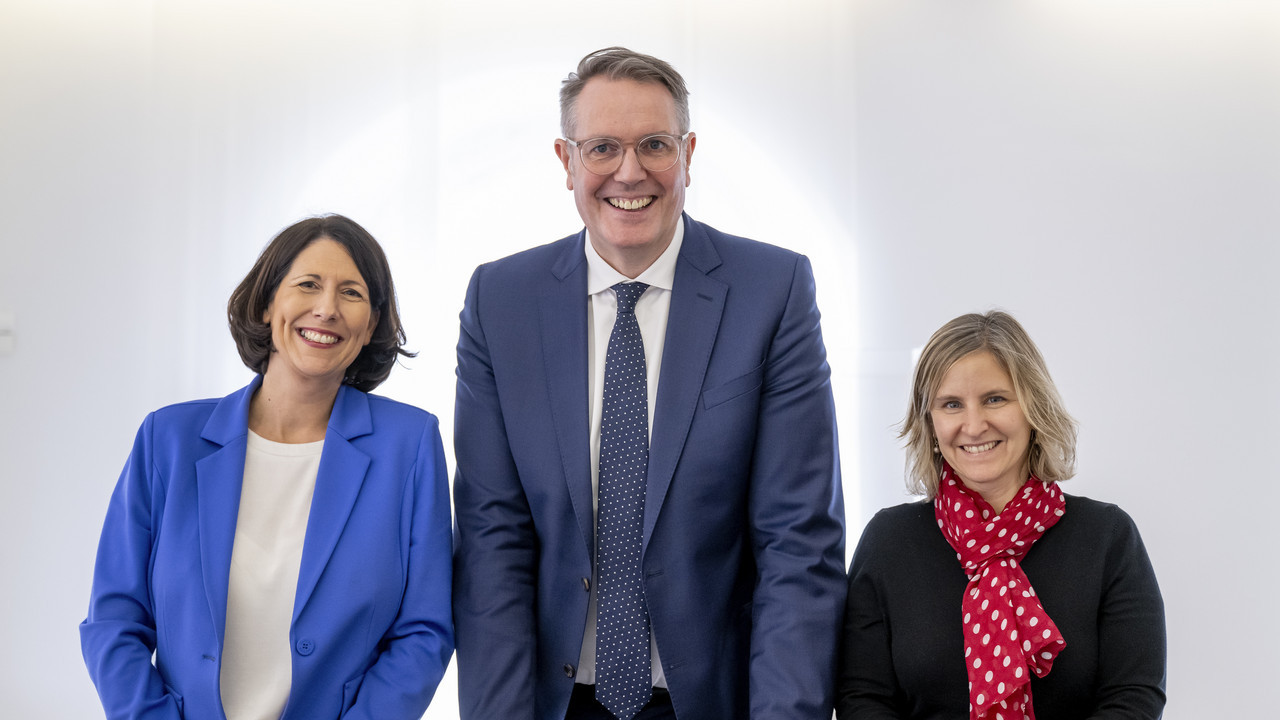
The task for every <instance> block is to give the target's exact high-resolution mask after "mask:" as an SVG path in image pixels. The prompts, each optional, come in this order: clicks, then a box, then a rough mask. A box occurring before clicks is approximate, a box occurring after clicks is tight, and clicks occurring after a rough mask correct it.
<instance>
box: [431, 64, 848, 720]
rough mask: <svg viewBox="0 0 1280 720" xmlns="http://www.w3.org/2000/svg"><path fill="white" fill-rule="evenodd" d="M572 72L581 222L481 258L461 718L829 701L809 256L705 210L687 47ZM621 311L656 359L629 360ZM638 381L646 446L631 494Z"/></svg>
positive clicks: (839, 579)
mask: <svg viewBox="0 0 1280 720" xmlns="http://www.w3.org/2000/svg"><path fill="white" fill-rule="evenodd" d="M560 95H561V125H562V131H563V135H564V137H563V138H562V139H557V140H556V142H555V149H556V155H557V157H559V159H560V162H561V163H562V164H563V166H564V169H565V173H566V184H567V186H568V188H569V190H571V191H573V195H574V200H575V202H576V204H577V207H578V212H579V214H580V215H581V216H582V219H583V222H584V223H585V225H586V228H585V230H584V231H582V232H579V233H576V234H574V235H571V236H569V237H566V238H564V239H562V240H559V241H557V242H554V243H551V244H548V245H543V246H541V247H536V248H533V249H531V250H527V251H525V252H522V253H518V254H516V255H513V256H511V257H508V258H504V259H502V260H498V261H496V262H492V263H488V264H486V265H482V266H481V267H480V268H478V269H477V270H476V272H475V274H474V275H473V276H472V278H471V283H470V286H469V288H468V290H467V296H466V303H465V307H464V309H463V311H462V315H461V325H462V330H461V335H460V339H459V341H458V388H457V389H458V396H457V405H456V419H455V428H454V433H455V439H456V443H455V444H456V451H457V476H456V478H455V482H454V501H455V508H456V517H457V526H456V538H455V544H456V552H455V557H454V573H455V574H454V582H455V584H454V620H455V625H456V635H457V638H456V639H457V652H458V677H459V699H460V703H461V710H462V717H463V718H464V720H511V719H514V718H528V719H530V720H533V719H537V720H560V718H602V719H606V720H607V719H608V718H613V717H618V718H620V720H631V718H633V717H635V718H646V719H647V718H673V717H678V718H680V719H681V720H716V719H719V718H723V719H724V720H742V719H743V718H789V719H797V718H800V719H808V718H811V719H813V720H830V718H831V712H832V710H831V708H832V685H833V678H834V673H835V669H834V668H835V661H836V639H837V636H838V634H839V627H840V621H841V614H842V608H843V603H844V592H845V583H844V571H843V566H844V508H843V500H842V497H841V491H840V478H839V461H838V456H837V452H838V451H837V442H836V424H835V409H834V405H833V402H832V394H831V385H830V371H829V368H828V366H827V362H826V352H825V350H824V348H823V344H822V335H821V329H820V327H819V317H818V309H817V306H816V304H815V301H814V282H813V274H812V271H811V268H810V265H809V262H808V260H807V259H806V258H804V257H803V256H801V255H797V254H796V253H793V252H790V251H787V250H782V249H780V248H777V247H773V246H770V245H765V244H763V243H758V242H755V241H751V240H747V239H744V238H739V237H734V236H731V235H727V234H724V233H721V232H719V231H717V230H715V229H713V228H711V227H709V226H707V225H704V224H702V223H699V222H697V221H694V220H693V219H692V218H690V217H689V216H688V215H685V214H684V212H683V210H684V193H685V188H686V187H688V185H689V168H690V163H691V160H692V157H693V150H694V146H695V144H696V140H697V138H696V136H695V135H694V134H693V133H692V132H690V131H689V111H688V92H687V91H686V89H685V85H684V80H683V79H682V78H681V77H680V75H679V74H678V73H677V72H676V71H675V70H674V69H673V68H672V67H671V66H670V65H668V64H667V63H665V62H663V61H661V60H658V59H657V58H653V57H650V56H647V55H642V54H639V53H635V52H632V51H630V50H626V49H624V48H608V49H605V50H600V51H597V52H595V53H592V54H590V55H588V56H587V57H586V58H584V59H583V60H582V62H581V63H580V64H579V66H578V70H577V72H576V73H571V74H570V75H569V77H568V78H567V79H566V80H565V81H564V84H563V87H562V89H561V93H560ZM779 211H780V212H785V208H780V209H779ZM633 283H640V285H638V286H632V287H628V285H632V284H633ZM624 296H625V297H626V298H628V299H626V300H625V301H624V300H623V299H622V298H624ZM637 296H638V300H636V299H634V298H635V297H637ZM624 305H625V307H626V309H625V310H624V309H622V308H623V306H624ZM632 307H634V309H632ZM624 314H625V315H627V317H626V320H625V322H624V320H623V316H624ZM630 315H634V318H632V317H630ZM615 319H617V325H618V328H617V329H615V327H614V326H615ZM637 329H638V336H639V338H640V339H641V340H642V344H643V348H642V349H635V348H637V347H638V345H637V343H635V342H633V341H634V339H635V335H636V334H637V333H636V330H637ZM624 333H626V334H627V337H628V338H630V339H628V340H627V343H629V345H628V347H630V348H632V349H633V351H634V352H642V353H643V360H644V362H643V363H641V364H639V365H640V367H639V369H638V370H637V369H636V367H635V366H636V364H637V363H631V366H630V369H628V370H618V369H617V368H618V367H620V365H619V366H615V365H614V364H613V362H614V361H613V359H612V357H611V356H612V355H613V353H615V349H614V347H613V346H612V345H611V344H610V337H611V335H615V336H618V335H621V334H624ZM616 340H617V338H616V337H615V341H616ZM618 352H622V351H618ZM618 372H623V373H628V372H630V373H634V374H633V375H629V376H628V375H622V376H620V375H617V373H618ZM606 376H608V378H606ZM619 377H625V378H626V379H625V380H622V381H619V380H618V379H617V378H619ZM606 379H607V382H606ZM619 382H621V383H622V384H623V385H625V386H626V387H628V388H631V389H632V390H634V391H635V392H636V393H637V395H636V397H635V398H633V399H634V400H636V401H639V404H638V405H637V404H636V403H632V404H631V405H632V410H633V412H632V413H631V415H630V418H629V419H628V420H626V421H625V424H628V427H629V428H630V429H631V430H634V432H633V435H635V436H638V438H639V443H640V445H641V447H639V448H635V449H634V452H633V451H632V450H628V451H627V452H628V457H631V456H634V457H637V458H639V465H638V468H639V469H638V470H636V469H635V468H636V466H635V465H634V463H633V464H632V465H631V466H628V467H629V469H627V470H626V472H629V473H632V474H633V475H634V476H636V477H638V478H639V481H638V482H636V483H633V484H632V485H631V486H630V487H629V488H627V489H626V490H624V491H622V494H621V495H615V494H614V493H617V492H619V491H618V490H617V489H615V485H614V483H615V482H616V481H615V480H613V479H612V478H613V476H614V474H615V473H616V472H617V471H616V470H615V469H614V464H613V463H614V460H612V459H609V458H610V455H609V454H610V452H613V450H612V449H611V448H614V447H615V446H614V445H613V443H614V440H613V439H612V436H611V435H610V433H611V432H615V428H616V426H617V425H618V421H616V420H614V419H612V418H613V417H614V416H613V415H611V413H614V412H618V411H617V410H611V407H614V405H612V403H616V402H617V401H615V400H610V399H609V397H610V393H611V392H614V390H612V389H611V388H614V387H616V386H617V384H618V383H619ZM636 408H638V409H636ZM633 422H634V425H632V423H633ZM602 427H603V430H602ZM602 434H603V435H604V436H605V440H604V442H603V446H604V447H602V441H601V437H602ZM646 463H647V464H646ZM636 486H639V487H636ZM606 494H607V495H608V497H609V498H614V499H610V500H607V501H605V500H603V497H604V496H606ZM616 498H621V499H616ZM616 507H622V510H621V511H619V510H616V509H610V510H608V512H609V513H618V514H617V515H613V514H611V515H610V516H609V519H606V508H616ZM617 518H623V519H622V520H618V519H617ZM625 518H631V520H627V519H625ZM615 522H623V523H626V522H634V526H633V527H634V534H633V535H632V536H628V535H627V532H630V531H627V532H618V533H615V532H614V531H613V530H609V531H608V532H606V531H604V528H605V527H610V528H612V527H613V523H615ZM627 537H632V538H633V539H632V540H627V539H626V538H627ZM619 538H621V539H619ZM627 542H633V543H634V547H622V546H623V545H625V543H627ZM602 557H606V558H622V559H621V560H616V561H615V560H613V559H610V560H607V561H603V562H602V560H601V558H602ZM605 566H608V567H607V568H606V567H605ZM605 570H608V572H604V571H605ZM627 573H631V575H627ZM615 574H618V575H621V576H624V577H630V578H632V580H631V581H628V583H629V584H627V583H622V582H621V581H614V580H611V579H610V578H612V577H615ZM615 582H617V583H618V584H616V585H615V584H614V583H615ZM618 587H625V588H627V589H624V590H618V589H617V588H618ZM615 593H621V595H615ZM628 593H629V594H628ZM617 597H623V598H624V600H617V599H616V598H617ZM602 598H604V599H603V600H602ZM620 602H621V603H623V604H625V603H634V604H633V605H632V606H631V607H633V608H638V611H636V612H632V613H631V614H630V615H628V616H627V617H626V618H625V619H624V620H619V619H618V618H619V617H620V616H619V615H616V614H615V613H617V612H618V611H617V610H615V609H614V608H615V607H616V606H617V605H618V604H619V603H620ZM624 626H625V628H626V629H625V630H619V628H623V627H624ZM637 628H638V629H637ZM646 636H647V637H646ZM637 637H638V638H639V641H638V642H637V641H636V638H637ZM627 642H630V646H629V647H627V648H624V649H619V648H621V647H622V646H623V645H625V644H626V643H627ZM636 674H641V675H642V676H643V682H642V683H641V685H642V687H641V688H640V689H639V690H637V689H636V687H635V686H634V684H632V685H628V684H626V683H624V682H622V681H621V680H620V679H619V678H623V677H632V678H634V677H635V676H636ZM637 692H639V694H640V696H641V699H640V700H639V702H637V703H634V704H632V703H631V700H628V699H627V698H634V696H635V694H636V693H637Z"/></svg>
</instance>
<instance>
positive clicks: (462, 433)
mask: <svg viewBox="0 0 1280 720" xmlns="http://www.w3.org/2000/svg"><path fill="white" fill-rule="evenodd" d="M482 272H483V268H481V269H478V270H476V272H475V274H474V275H473V276H472V278H471V283H470V286H469V287H468V288H467V297H466V301H465V304H464V306H463V310H462V315H461V332H460V335H459V339H458V386H457V401H456V404H455V406H454V413H455V417H454V447H455V450H456V455H457V471H456V475H455V476H454V486H453V493H454V505H455V511H456V514H457V524H456V528H455V554H454V591H453V603H454V605H453V607H454V623H455V625H456V627H457V633H458V703H459V710H460V714H461V717H462V719H463V720H472V719H473V718H474V719H477V720H487V719H488V718H504V719H506V718H510V719H516V718H532V717H533V709H534V673H535V664H536V660H535V658H536V650H537V648H536V646H535V644H536V642H537V641H536V630H537V629H536V626H535V618H534V599H535V591H536V587H535V584H536V578H535V572H536V565H537V558H536V555H535V553H536V548H537V537H536V535H535V532H534V526H533V516H532V514H531V511H530V508H529V503H528V500H527V499H526V497H525V495H524V490H523V488H522V487H521V484H520V478H519V475H518V473H517V470H516V464H515V460H514V458H513V457H512V454H511V450H510V447H509V446H508V443H507V433H506V429H505V426H504V422H503V416H502V406H501V403H500V401H499V398H498V389H497V385H496V382H495V378H494V372H493V365H492V362H491V360H490V352H489V346H488V342H487V340H486V337H485V332H484V327H483V318H482V317H481V309H482V308H481V302H480V284H481V279H482V278H481V275H482Z"/></svg>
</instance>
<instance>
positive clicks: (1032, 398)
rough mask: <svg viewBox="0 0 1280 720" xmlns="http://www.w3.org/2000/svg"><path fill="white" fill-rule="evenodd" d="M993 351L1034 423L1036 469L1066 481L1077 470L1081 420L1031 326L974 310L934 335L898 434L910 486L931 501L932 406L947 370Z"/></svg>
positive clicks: (934, 463) (937, 458)
mask: <svg viewBox="0 0 1280 720" xmlns="http://www.w3.org/2000/svg"><path fill="white" fill-rule="evenodd" d="M983 351H985V352H989V353H991V354H992V355H993V356H994V357H995V358H996V361H997V362H999V363H1000V366H1001V367H1003V368H1004V370H1005V372H1007V373H1009V377H1010V379H1012V380H1013V390H1014V393H1016V394H1017V396H1018V405H1019V407H1021V408H1022V412H1023V414H1024V415H1025V416H1026V418H1027V422H1028V423H1029V424H1030V425H1031V448H1030V450H1029V452H1030V465H1031V473H1032V474H1033V475H1035V476H1036V477H1038V478H1040V479H1041V480H1044V481H1045V482H1059V481H1062V480H1067V479H1069V478H1071V477H1072V476H1073V475H1075V472H1076V469H1075V467H1076V421H1075V420H1074V419H1072V417H1071V416H1070V415H1068V414H1067V410H1066V408H1065V407H1064V406H1063V404H1062V397H1061V396H1059V395H1058V389H1057V387H1055V386H1054V384H1053V378H1051V377H1049V368H1048V367H1047V366H1046V365H1045V362H1044V358H1043V357H1041V355H1040V351H1039V350H1038V349H1037V348H1036V344H1035V343H1034V342H1032V341H1031V337H1030V336H1028V335H1027V331H1026V330H1024V329H1023V328H1022V326H1021V325H1020V324H1018V321H1017V320H1014V319H1013V316H1012V315H1009V314H1008V313H1005V312H1001V311H999V310H992V311H991V312H989V313H987V314H985V315H979V314H977V313H970V314H968V315H961V316H960V317H958V318H956V319H954V320H952V321H951V322H948V323H947V324H946V325H943V326H942V327H941V328H939V329H938V331H937V332H935V333H934V334H933V337H931V338H929V342H928V343H927V344H926V345H925V346H924V351H923V352H921V354H920V361H919V362H918V363H916V370H915V377H914V379H913V380H912V383H911V405H910V406H909V407H908V408H907V416H906V418H905V419H903V421H902V426H901V428H902V429H901V432H899V433H898V437H899V438H905V439H906V449H907V471H906V475H907V489H908V490H910V491H911V492H913V493H915V494H917V495H924V496H926V497H928V498H929V499H930V500H932V499H933V498H934V497H935V496H937V494H938V476H939V475H940V474H941V473H942V455H941V454H940V453H938V452H935V450H934V447H935V446H936V445H935V443H936V436H935V435H934V431H933V417H932V415H931V414H930V406H931V405H932V403H933V398H934V396H935V395H936V394H937V392H938V386H939V385H941V384H942V380H943V378H944V377H945V376H946V374H947V371H948V370H950V369H951V366H952V365H954V364H955V363H956V362H957V361H958V360H960V359H961V358H963V357H966V356H968V355H970V354H972V353H975V352H983Z"/></svg>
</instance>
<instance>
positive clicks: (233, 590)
mask: <svg viewBox="0 0 1280 720" xmlns="http://www.w3.org/2000/svg"><path fill="white" fill-rule="evenodd" d="M323 449H324V441H323V440H320V441H318V442H312V443H299V444H288V443H278V442H273V441H271V440H267V439H265V438H263V437H261V436H259V435H257V434H256V433H254V432H253V431H252V430H250V431H249V442H248V449H247V451H246V453H245V460H244V484H243V486H242V488H241V490H240V510H239V514H238V516H237V519H236V537H235V543H234V545H233V546H232V550H231V575H230V580H229V583H228V586H227V588H228V589H227V629H226V637H225V640H224V643H223V647H222V670H221V676H220V682H221V685H220V689H221V692H222V707H223V710H224V711H225V712H226V716H227V720H278V718H279V717H280V713H281V712H283V711H284V706H285V703H286V702H287V701H288V700H289V689H290V686H291V683H292V673H293V647H292V643H291V642H290V640H289V627H290V625H291V624H292V621H293V601H294V595H295V594H296V593H297V591H298V571H299V568H300V567H301V564H302V544H303V540H304V539H305V538H306V534H307V518H308V517H309V515H310V513H311V496H312V494H313V493H314V492H315V488H316V473H317V472H318V471H319V469H320V454H321V452H322V451H323Z"/></svg>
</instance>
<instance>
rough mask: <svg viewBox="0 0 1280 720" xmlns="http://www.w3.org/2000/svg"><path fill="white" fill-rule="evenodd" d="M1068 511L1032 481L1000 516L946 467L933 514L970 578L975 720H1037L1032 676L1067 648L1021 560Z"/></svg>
mask: <svg viewBox="0 0 1280 720" xmlns="http://www.w3.org/2000/svg"><path fill="white" fill-rule="evenodd" d="M1065 511H1066V501H1065V499H1064V498H1063V496H1062V490H1061V489H1059V488H1058V486H1057V484H1056V483H1045V482H1043V481H1041V480H1040V479H1039V478H1036V477H1035V476H1034V475H1033V476H1031V477H1030V478H1028V480H1027V482H1026V483H1025V484H1023V486H1022V489H1020V490H1019V491H1018V493H1017V494H1016V495H1015V496H1014V498H1013V500H1011V501H1009V504H1008V505H1006V506H1005V507H1004V510H1002V511H1001V512H1000V513H999V514H996V513H995V511H994V509H993V508H992V507H991V505H989V504H988V503H987V502H986V501H985V500H983V499H982V496H981V495H979V494H978V493H976V492H974V491H972V490H970V489H969V488H967V487H965V485H964V482H962V481H961V480H960V477H959V476H958V475H956V474H955V471H954V470H952V469H951V466H950V465H947V464H945V463H944V464H943V468H942V477H941V479H940V481H939V490H938V496H937V498H935V499H934V514H935V515H936V516H937V519H938V528H939V529H940V530H941V531H942V534H943V536H944V537H945V538H946V539H947V542H948V543H950V544H951V547H952V549H954V550H955V551H956V559H957V560H959V561H960V565H961V566H962V567H963V568H964V571H965V574H966V575H967V576H968V577H969V584H968V586H967V587H966V588H965V594H964V597H963V599H962V600H961V607H960V611H961V612H962V613H964V657H965V670H966V671H967V672H968V675H969V717H970V718H971V720H1010V719H1012V718H1017V719H1018V720H1023V718H1024V717H1025V718H1027V719H1028V720H1035V712H1034V710H1033V708H1032V703H1031V673H1035V674H1036V676H1037V677H1044V676H1045V675H1048V674H1049V671H1050V670H1051V669H1052V668H1053V660H1054V658H1056V657H1057V656H1058V653H1059V652H1061V651H1062V649H1063V648H1064V647H1066V641H1065V640H1064V639H1063V637H1062V633H1060V632H1058V627H1057V625H1055V624H1054V623H1053V620H1052V619H1050V618H1049V614H1048V613H1046V612H1045V610H1044V607H1043V606H1042V605H1041V604H1040V600H1039V599H1038V598H1037V597H1036V591H1035V588H1033V587H1031V581H1030V580H1029V579H1028V578H1027V574H1026V573H1025V572H1023V570H1022V567H1021V565H1020V562H1021V560H1022V558H1023V557H1024V556H1025V555H1026V554H1027V551H1028V550H1030V549H1031V546H1032V545H1033V544H1034V543H1035V542H1036V541H1037V540H1039V539H1040V537H1041V536H1042V535H1044V533H1045V531H1046V530H1048V529H1049V528H1051V527H1053V526H1054V524H1056V523H1057V522H1058V520H1059V519H1060V518H1061V517H1062V516H1063V514H1064V513H1065Z"/></svg>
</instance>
